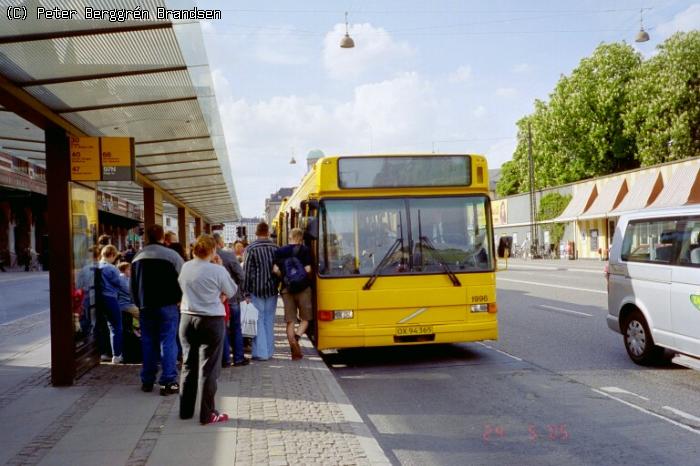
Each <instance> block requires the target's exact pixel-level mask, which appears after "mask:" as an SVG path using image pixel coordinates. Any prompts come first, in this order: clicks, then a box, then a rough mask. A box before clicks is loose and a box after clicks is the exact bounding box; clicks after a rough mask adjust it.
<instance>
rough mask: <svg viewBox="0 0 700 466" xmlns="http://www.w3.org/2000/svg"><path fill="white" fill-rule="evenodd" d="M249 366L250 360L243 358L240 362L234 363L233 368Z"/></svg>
mask: <svg viewBox="0 0 700 466" xmlns="http://www.w3.org/2000/svg"><path fill="white" fill-rule="evenodd" d="M248 364H250V358H243V359H242V360H241V361H238V362H234V363H233V366H234V367H241V366H247V365H248Z"/></svg>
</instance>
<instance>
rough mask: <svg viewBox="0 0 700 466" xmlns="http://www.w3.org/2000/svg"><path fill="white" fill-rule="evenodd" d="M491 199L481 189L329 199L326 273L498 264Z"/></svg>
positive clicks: (324, 229)
mask: <svg viewBox="0 0 700 466" xmlns="http://www.w3.org/2000/svg"><path fill="white" fill-rule="evenodd" d="M486 202H487V198H486V197H485V196H481V195H480V196H461V197H428V198H390V199H347V200H346V199H342V200H341V199H328V200H325V201H323V202H322V203H321V210H320V230H321V231H320V241H319V246H318V247H319V254H318V257H319V271H320V274H321V275H323V276H348V275H351V276H363V275H365V276H370V275H373V274H377V275H399V274H427V273H451V272H454V273H460V272H476V271H481V272H483V271H487V270H492V269H493V258H492V256H491V247H490V244H491V242H492V233H491V230H490V227H489V224H488V223H487V222H488V216H487V215H486ZM382 259H384V260H382Z"/></svg>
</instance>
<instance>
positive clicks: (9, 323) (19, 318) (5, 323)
mask: <svg viewBox="0 0 700 466" xmlns="http://www.w3.org/2000/svg"><path fill="white" fill-rule="evenodd" d="M44 313H46V314H48V313H49V311H48V310H45V311H37V312H35V313H33V314H29V315H26V316H22V317H17V318H16V319H12V320H11V321H9V322H3V323H1V324H0V327H5V326H8V325H11V324H16V323H17V322H19V321H20V320H24V319H29V318H30V317H36V316H38V315H39V314H44Z"/></svg>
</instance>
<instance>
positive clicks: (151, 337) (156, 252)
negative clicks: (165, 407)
mask: <svg viewBox="0 0 700 466" xmlns="http://www.w3.org/2000/svg"><path fill="white" fill-rule="evenodd" d="M146 243H147V245H146V247H144V248H143V249H142V250H141V251H139V253H138V254H136V256H135V257H134V260H133V261H132V263H131V294H132V297H133V299H134V304H136V305H137V306H138V308H139V310H140V312H139V315H140V317H139V320H140V322H141V345H142V347H143V366H142V368H141V383H142V385H141V389H142V390H143V391H144V392H150V391H151V390H153V384H154V383H155V380H156V373H157V372H158V362H159V361H160V363H161V366H162V371H161V374H160V380H159V384H160V394H161V395H170V394H174V393H178V392H179V391H180V387H179V385H178V383H177V328H178V323H179V320H180V311H179V310H178V308H177V305H178V303H179V302H180V299H181V298H182V291H181V290H180V285H179V283H178V281H177V278H178V275H179V274H180V268H181V267H182V264H183V263H184V261H183V260H182V258H181V257H180V256H179V255H178V254H177V253H176V252H175V251H173V250H172V249H168V248H167V247H165V246H164V245H163V227H162V226H160V225H152V226H150V227H148V229H147V230H146Z"/></svg>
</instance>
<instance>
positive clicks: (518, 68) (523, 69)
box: [513, 63, 532, 74]
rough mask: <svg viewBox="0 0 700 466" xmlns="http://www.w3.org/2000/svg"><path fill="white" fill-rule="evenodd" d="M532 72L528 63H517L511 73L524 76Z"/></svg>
mask: <svg viewBox="0 0 700 466" xmlns="http://www.w3.org/2000/svg"><path fill="white" fill-rule="evenodd" d="M531 71H532V65H530V64H529V63H518V64H517V65H515V66H514V67H513V73H516V74H526V73H530V72H531Z"/></svg>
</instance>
